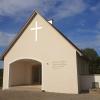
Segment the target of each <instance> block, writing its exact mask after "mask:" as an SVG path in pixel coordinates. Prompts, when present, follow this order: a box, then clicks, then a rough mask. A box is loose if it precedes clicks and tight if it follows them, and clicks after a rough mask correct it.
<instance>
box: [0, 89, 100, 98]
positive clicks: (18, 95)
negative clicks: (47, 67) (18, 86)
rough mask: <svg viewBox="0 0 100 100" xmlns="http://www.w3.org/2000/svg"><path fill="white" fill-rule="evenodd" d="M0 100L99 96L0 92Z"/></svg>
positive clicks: (98, 96) (94, 96) (90, 96)
mask: <svg viewBox="0 0 100 100" xmlns="http://www.w3.org/2000/svg"><path fill="white" fill-rule="evenodd" d="M0 100H100V95H99V94H79V95H72V94H60V93H47V92H35V91H15V90H6V91H2V90H0Z"/></svg>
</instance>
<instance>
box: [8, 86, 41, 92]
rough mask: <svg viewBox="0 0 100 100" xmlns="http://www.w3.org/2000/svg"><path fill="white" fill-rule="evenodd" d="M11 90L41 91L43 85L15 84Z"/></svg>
mask: <svg viewBox="0 0 100 100" xmlns="http://www.w3.org/2000/svg"><path fill="white" fill-rule="evenodd" d="M10 90H18V91H41V85H29V86H28V85H27V86H13V87H10Z"/></svg>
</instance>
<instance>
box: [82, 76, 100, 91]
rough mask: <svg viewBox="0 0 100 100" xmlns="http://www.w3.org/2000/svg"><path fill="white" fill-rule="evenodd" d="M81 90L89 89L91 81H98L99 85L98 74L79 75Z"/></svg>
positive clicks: (99, 78) (99, 77)
mask: <svg viewBox="0 0 100 100" xmlns="http://www.w3.org/2000/svg"><path fill="white" fill-rule="evenodd" d="M80 82H81V90H89V89H90V88H92V82H99V87H100V75H81V76H80Z"/></svg>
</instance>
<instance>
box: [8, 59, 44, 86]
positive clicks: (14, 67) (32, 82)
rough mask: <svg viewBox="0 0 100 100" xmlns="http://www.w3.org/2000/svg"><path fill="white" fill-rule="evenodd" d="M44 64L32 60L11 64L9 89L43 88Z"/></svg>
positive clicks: (22, 60)
mask: <svg viewBox="0 0 100 100" xmlns="http://www.w3.org/2000/svg"><path fill="white" fill-rule="evenodd" d="M41 84H42V64H41V63H40V62H39V61H36V60H32V59H21V60H17V61H15V62H13V63H11V64H10V71H9V87H15V86H17V87H18V86H36V85H38V86H41Z"/></svg>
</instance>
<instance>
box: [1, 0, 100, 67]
mask: <svg viewBox="0 0 100 100" xmlns="http://www.w3.org/2000/svg"><path fill="white" fill-rule="evenodd" d="M33 10H38V11H39V12H40V13H41V14H42V15H43V16H45V17H46V18H47V19H53V20H54V22H53V24H54V25H55V26H56V27H57V28H58V29H59V30H60V31H62V32H63V33H64V35H65V36H67V37H68V38H69V39H70V40H71V41H72V42H73V43H74V44H76V45H77V46H78V47H79V48H80V49H81V48H87V47H89V48H94V49H96V50H97V52H98V54H99V55H100V0H28V1H26V0H9V2H8V0H0V54H1V53H2V52H3V51H4V49H5V48H6V47H7V46H8V45H9V43H10V42H11V40H12V39H13V38H14V37H15V36H16V34H17V33H18V32H19V30H20V29H21V27H22V26H23V24H24V23H25V22H26V20H27V19H28V17H29V16H30V15H31V14H32V12H33ZM0 65H1V66H2V62H0Z"/></svg>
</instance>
